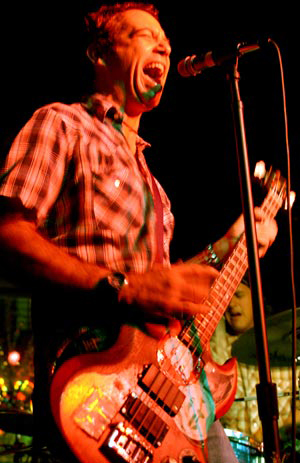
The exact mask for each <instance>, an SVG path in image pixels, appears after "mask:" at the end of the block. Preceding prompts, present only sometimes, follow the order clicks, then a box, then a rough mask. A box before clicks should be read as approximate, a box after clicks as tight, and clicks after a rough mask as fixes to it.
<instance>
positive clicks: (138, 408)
mask: <svg viewBox="0 0 300 463" xmlns="http://www.w3.org/2000/svg"><path fill="white" fill-rule="evenodd" d="M274 215H275V214H274ZM266 216H267V212H266ZM246 268H247V265H246V267H245V270H246ZM193 318H196V317H193ZM201 322H202V320H201V321H200V323H199V326H200V325H201ZM208 327H209V323H208V324H206V327H205V326H204V333H205V332H206V331H207V329H208ZM208 339H210V337H208ZM191 342H192V341H191ZM191 342H190V344H191ZM207 342H208V340H207V341H206V342H205V343H204V346H206V344H207ZM169 368H172V366H171V365H170V367H169ZM159 374H160V371H158V373H157V374H156V375H155V377H154V379H153V381H152V385H150V386H149V392H151V388H153V387H154V384H155V381H156V380H157V379H158V377H159ZM167 381H169V382H170V387H169V388H168V391H167V392H166V394H165V396H164V398H166V397H167V395H168V393H169V392H170V391H171V389H172V386H173V383H172V382H171V381H170V380H168V379H167V378H166V379H165V381H163V382H162V384H161V386H160V387H159V388H158V390H157V394H155V395H156V397H157V399H156V400H154V402H155V403H156V404H157V405H158V410H160V406H159V404H158V400H159V398H160V395H159V393H160V392H161V390H162V388H163V387H164V386H165V383H166V382H167ZM179 391H180V390H179ZM152 392H153V391H152ZM142 395H143V396H145V397H146V398H147V399H148V400H146V402H147V403H149V404H151V401H150V400H149V394H147V393H146V392H144V391H142V394H141V396H142ZM141 396H140V397H141ZM161 399H162V398H161ZM175 403H176V396H175V397H174V400H173V402H172V403H171V404H170V406H171V409H172V405H174V404H175ZM141 407H142V403H141V404H140V405H139V406H138V407H137V410H136V412H135V413H134V414H133V416H132V417H131V419H130V420H132V421H133V420H134V418H136V417H137V414H138V412H139V411H140V410H141ZM150 412H151V410H150V407H149V412H148V411H147V412H146V413H145V415H144V419H143V420H142V421H141V422H140V426H139V429H138V430H140V429H141V427H142V426H143V424H144V423H145V422H146V419H147V415H148V416H149V415H150ZM161 416H162V413H160V416H159V414H155V413H154V418H153V420H152V423H151V424H150V427H149V431H148V434H146V436H145V437H146V438H147V437H149V434H150V433H151V429H154V426H155V421H157V418H160V419H162V418H161ZM130 420H129V422H130ZM162 422H163V423H165V422H164V420H163V419H162ZM161 432H163V429H161ZM160 435H161V434H160ZM160 435H158V436H157V439H158V440H159V437H160ZM153 436H154V437H155V433H153ZM157 439H156V440H157Z"/></svg>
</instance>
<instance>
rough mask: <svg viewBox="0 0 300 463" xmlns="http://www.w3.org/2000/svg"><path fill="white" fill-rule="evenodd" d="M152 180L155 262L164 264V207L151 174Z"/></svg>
mask: <svg viewBox="0 0 300 463" xmlns="http://www.w3.org/2000/svg"><path fill="white" fill-rule="evenodd" d="M151 179H152V190H153V201H154V210H155V214H156V256H155V262H156V263H159V264H161V263H162V262H163V255H164V253H163V236H164V225H163V205H162V200H161V196H160V193H159V190H158V186H157V184H156V181H155V179H154V177H153V175H152V174H151Z"/></svg>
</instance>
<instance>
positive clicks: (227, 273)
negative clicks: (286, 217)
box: [180, 189, 283, 353]
mask: <svg viewBox="0 0 300 463" xmlns="http://www.w3.org/2000/svg"><path fill="white" fill-rule="evenodd" d="M282 203H283V193H282V192H280V193H278V192H277V191H276V190H275V189H270V190H269V192H268V194H267V196H266V198H265V199H264V201H263V204H262V206H261V209H262V211H263V219H264V220H266V219H271V218H274V217H275V215H276V214H277V212H278V210H279V209H280V207H281V205H282ZM247 268H248V253H247V245H246V237H245V234H243V235H242V236H241V238H240V240H239V241H238V243H237V245H236V246H235V248H234V250H233V252H232V254H231V256H230V257H229V258H228V260H227V261H226V263H225V264H224V266H223V268H222V270H221V272H220V274H219V276H218V278H217V279H216V280H215V282H214V283H213V285H212V287H211V290H210V292H209V296H208V298H207V299H206V301H205V304H206V305H208V306H209V307H210V310H209V312H208V313H207V314H205V315H202V314H199V315H197V316H195V317H192V319H190V320H188V321H187V323H186V324H185V326H184V328H183V330H182V332H181V334H180V339H181V340H182V341H183V342H184V344H185V345H190V346H194V348H195V349H196V350H197V351H198V349H199V348H200V349H199V350H200V351H203V350H205V347H206V346H207V345H208V343H209V341H210V339H211V336H212V334H213V333H214V331H215V329H216V327H217V325H218V323H219V322H220V320H221V318H222V316H223V314H224V312H225V311H226V309H227V307H228V304H229V302H230V301H231V299H232V297H233V295H234V293H235V291H236V289H237V287H238V285H239V284H240V282H241V280H242V278H243V276H244V274H245V272H246V270H247ZM199 344H200V345H199ZM199 353H201V352H199Z"/></svg>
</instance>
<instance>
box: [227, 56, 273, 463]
mask: <svg viewBox="0 0 300 463" xmlns="http://www.w3.org/2000/svg"><path fill="white" fill-rule="evenodd" d="M239 78H240V74H239V71H238V57H236V59H235V62H234V64H233V67H232V71H231V72H229V73H228V79H229V81H230V87H231V95H232V112H233V119H234V130H235V139H236V151H237V160H238V169H239V180H240V190H241V198H242V206H243V213H244V220H245V234H246V243H247V251H248V262H249V275H250V282H251V293H252V303H253V317H254V328H255V341H256V352H257V361H258V370H259V379H260V383H259V384H257V385H256V390H257V403H258V411H259V417H260V420H261V422H262V429H263V442H264V455H265V460H266V463H280V461H281V460H280V447H279V433H278V403H277V389H276V384H274V383H272V380H271V373H270V360H269V352H268V342H267V334H266V319H265V314H264V307H263V295H262V285H261V275H260V266H259V257H258V245H257V238H256V228H255V219H254V212H253V198H252V188H251V180H250V178H251V177H250V169H249V160H248V153H247V143H246V134H245V124H244V113H243V103H242V101H241V98H240V91H239Z"/></svg>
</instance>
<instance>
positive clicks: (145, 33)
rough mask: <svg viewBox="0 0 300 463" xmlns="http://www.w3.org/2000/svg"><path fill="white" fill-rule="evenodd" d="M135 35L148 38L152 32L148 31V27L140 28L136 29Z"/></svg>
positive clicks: (151, 35) (151, 36)
mask: <svg viewBox="0 0 300 463" xmlns="http://www.w3.org/2000/svg"><path fill="white" fill-rule="evenodd" d="M134 36H135V37H146V38H149V39H153V33H152V32H151V31H150V29H141V30H139V31H136V32H135V33H134Z"/></svg>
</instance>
